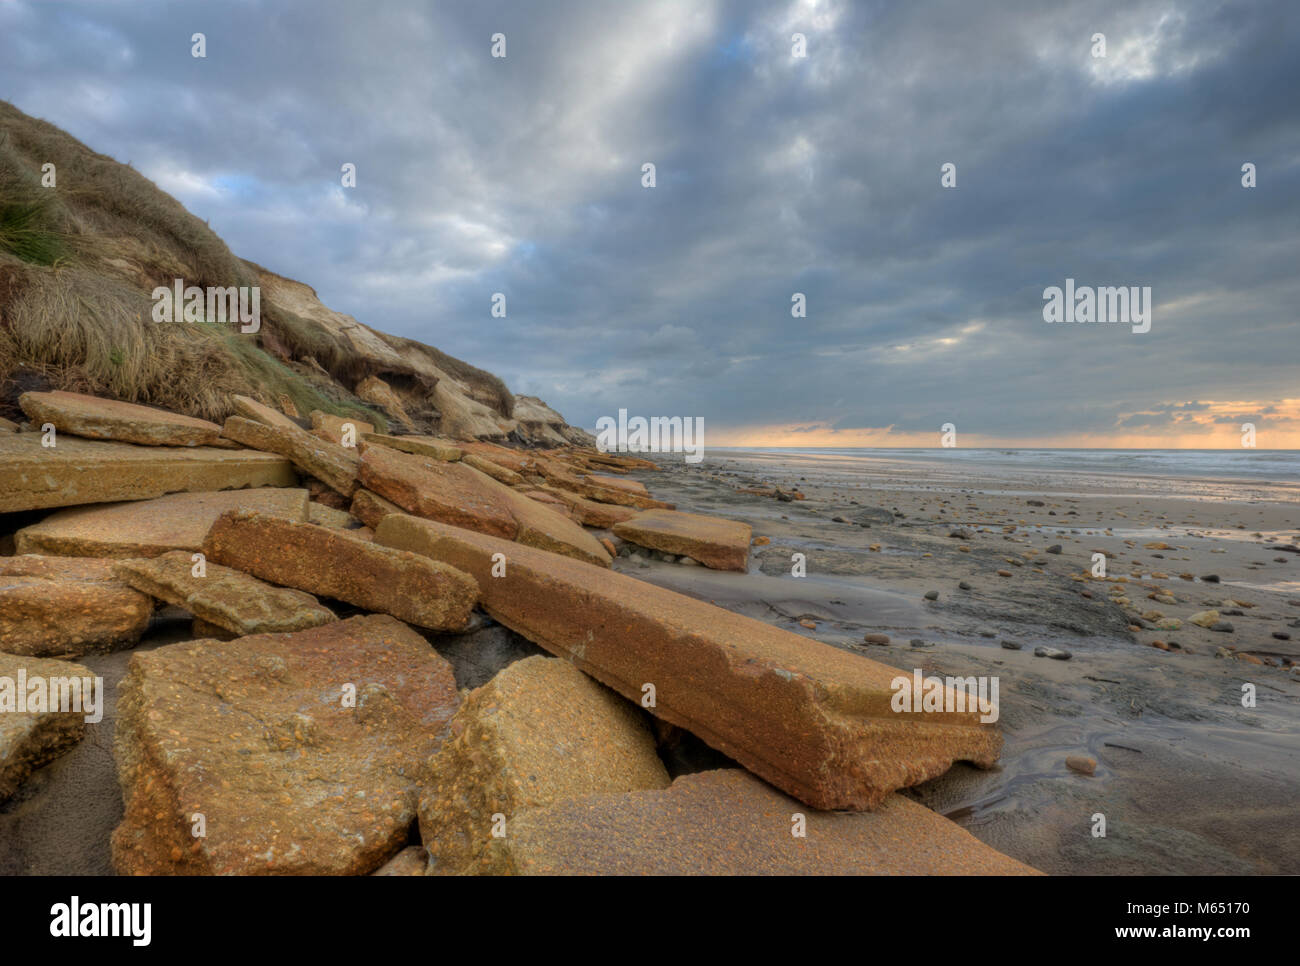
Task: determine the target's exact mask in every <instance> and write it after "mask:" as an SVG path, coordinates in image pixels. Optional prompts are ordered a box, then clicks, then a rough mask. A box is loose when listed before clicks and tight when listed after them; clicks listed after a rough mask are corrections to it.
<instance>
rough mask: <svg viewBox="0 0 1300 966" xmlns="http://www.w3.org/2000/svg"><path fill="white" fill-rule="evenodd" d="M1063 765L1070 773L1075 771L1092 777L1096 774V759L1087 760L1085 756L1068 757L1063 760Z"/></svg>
mask: <svg viewBox="0 0 1300 966" xmlns="http://www.w3.org/2000/svg"><path fill="white" fill-rule="evenodd" d="M1065 765H1066V767H1067V768H1069V769H1070V770H1071V771H1077V772H1080V773H1081V774H1084V775H1094V774H1096V772H1097V759H1095V758H1089V757H1088V756H1087V755H1068V756H1067V757H1066V759H1065Z"/></svg>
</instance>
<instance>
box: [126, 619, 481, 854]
mask: <svg viewBox="0 0 1300 966" xmlns="http://www.w3.org/2000/svg"><path fill="white" fill-rule="evenodd" d="M348 686H350V688H349V687H348ZM353 688H354V689H355V702H349V701H348V700H345V695H346V694H347V693H348V692H349V690H350V689H353ZM120 693H121V697H120V699H119V703H118V720H117V734H116V739H115V743H114V754H115V757H116V759H117V766H118V778H119V782H120V784H121V786H122V791H123V796H124V798H125V800H126V814H125V817H124V818H123V821H122V824H121V825H119V826H118V828H117V830H116V831H115V832H114V833H113V864H114V867H115V868H116V869H117V871H118V872H119V873H123V874H146V875H159V874H217V875H228V874H281V875H283V874H300V875H364V874H366V873H369V872H373V871H374V870H375V869H377V868H379V867H380V866H381V865H383V864H384V863H385V862H386V861H387V860H388V859H390V858H392V857H393V856H394V855H395V854H396V853H397V852H398V851H400V850H401V848H402V847H403V846H404V844H405V843H406V841H407V836H408V834H409V832H410V828H411V823H412V821H413V820H414V819H415V814H416V805H417V796H418V790H419V787H420V785H421V783H422V779H423V776H424V774H425V765H426V762H427V761H428V759H429V757H430V756H431V755H432V754H433V753H434V752H435V751H436V750H437V748H438V745H439V743H440V742H441V740H442V736H443V734H444V733H445V730H446V723H447V721H448V719H449V718H450V717H451V715H452V713H453V712H454V711H455V709H456V707H457V705H458V704H459V696H458V694H457V692H456V687H455V682H454V681H453V679H452V674H451V668H450V666H449V665H448V664H447V662H446V661H444V660H443V659H442V658H440V657H439V656H438V655H437V654H436V653H435V652H434V651H433V649H432V648H430V647H429V645H428V644H427V643H426V642H425V640H424V639H423V638H422V637H420V635H419V634H417V633H415V632H414V631H413V630H411V629H410V628H409V627H406V626H404V625H403V624H401V623H399V622H398V621H395V620H393V619H392V618H391V617H383V616H371V617H354V618H352V619H350V620H346V621H337V622H335V623H333V624H326V625H324V626H323V627H316V628H312V629H311V630H306V631H299V632H297V633H295V634H258V635H254V636H252V637H241V638H238V639H236V640H233V641H224V642H222V641H212V640H206V641H193V642H189V643H183V644H173V645H170V646H168V647H162V648H159V649H157V650H155V651H149V652H145V653H140V654H136V655H135V656H134V657H133V658H132V660H131V665H130V669H129V671H128V673H127V676H126V678H125V679H124V680H123V681H122V684H121V686H120ZM196 814H197V815H201V816H202V817H203V822H204V826H205V832H206V835H205V836H203V837H196V836H194V835H193V834H192V829H193V826H194V823H195V818H194V816H195V815H196Z"/></svg>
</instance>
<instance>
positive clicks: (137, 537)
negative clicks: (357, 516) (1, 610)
mask: <svg viewBox="0 0 1300 966" xmlns="http://www.w3.org/2000/svg"><path fill="white" fill-rule="evenodd" d="M241 509H242V510H251V511H256V512H258V513H265V514H267V515H268V516H275V517H280V518H282V519H285V520H292V521H294V522H295V523H303V522H305V521H306V520H307V518H308V505H307V491H306V490H291V489H279V488H272V487H263V488H260V489H256V490H222V491H220V492H216V493H172V494H169V495H167V496H160V497H158V498H157V499H153V500H137V501H133V502H131V503H111V504H107V505H104V506H89V507H76V508H73V509H68V510H60V511H59V512H57V513H53V514H51V515H50V516H48V517H46V518H45V519H44V520H42V521H41V522H40V523H34V524H32V525H31V526H30V527H24V528H23V529H22V530H19V531H18V533H17V534H15V536H14V545H15V546H16V547H17V550H18V552H19V553H43V554H61V555H63V556H72V557H119V558H122V557H156V556H158V555H159V554H164V553H168V552H170V551H172V550H188V551H190V552H194V551H196V550H201V549H202V548H203V540H204V538H205V537H207V535H208V531H209V530H210V529H212V525H213V524H214V523H216V522H217V518H218V517H219V516H221V514H223V513H225V512H227V511H228V510H241Z"/></svg>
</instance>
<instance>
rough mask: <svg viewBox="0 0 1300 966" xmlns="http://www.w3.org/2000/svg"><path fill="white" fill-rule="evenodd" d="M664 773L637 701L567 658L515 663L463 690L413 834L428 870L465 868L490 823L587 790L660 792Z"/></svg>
mask: <svg viewBox="0 0 1300 966" xmlns="http://www.w3.org/2000/svg"><path fill="white" fill-rule="evenodd" d="M667 785H668V773H667V771H666V770H665V769H664V766H663V763H662V762H661V761H660V760H659V756H658V755H657V754H656V753H655V744H654V739H653V738H652V737H651V735H650V730H649V729H648V728H647V727H646V725H645V721H644V720H643V719H642V717H641V715H640V712H638V710H637V708H636V706H635V705H632V704H629V703H628V702H626V701H624V700H623V699H622V698H620V697H619V696H618V695H616V694H614V693H613V692H611V691H609V690H608V689H606V688H604V687H602V686H601V685H599V684H597V683H596V682H595V681H593V680H591V678H589V677H587V676H586V675H584V674H583V673H582V672H581V671H579V670H577V669H576V668H574V667H573V666H572V665H571V664H569V663H568V662H567V661H559V660H556V659H555V658H552V657H529V658H525V659H524V660H522V661H516V662H515V663H513V664H511V665H510V666H509V667H507V668H506V669H505V670H503V671H501V672H500V673H499V674H497V675H496V677H494V678H492V680H491V681H489V682H488V683H487V684H485V685H483V686H482V687H480V688H478V689H477V690H475V691H473V692H471V693H470V695H469V696H468V697H467V698H466V699H465V703H464V704H462V705H461V708H460V710H459V711H458V712H456V716H455V717H454V718H453V719H452V721H451V727H450V736H449V737H448V739H447V741H446V743H445V744H444V745H443V746H442V748H441V750H440V751H439V752H438V754H437V755H436V756H435V757H434V759H433V760H432V761H431V762H430V763H429V777H428V785H427V787H426V790H425V792H424V793H423V794H422V795H421V797H420V837H421V839H422V840H423V842H424V844H425V848H426V849H427V850H428V852H429V872H430V873H431V874H438V875H463V874H472V873H474V872H477V871H481V870H480V869H479V864H480V862H481V861H482V857H483V854H484V853H485V851H486V849H487V846H488V843H489V842H490V841H491V840H492V832H493V825H494V819H493V816H494V815H497V814H500V815H503V816H504V817H505V823H506V834H507V835H509V834H510V831H509V827H510V822H511V821H512V820H513V818H514V817H515V816H517V815H519V814H520V813H521V812H523V811H524V810H525V809H529V808H536V807H540V806H544V805H549V804H552V803H554V802H560V801H563V800H565V799H567V798H574V797H576V796H579V795H586V794H591V793H594V792H612V791H630V790H631V789H634V788H665V787H667Z"/></svg>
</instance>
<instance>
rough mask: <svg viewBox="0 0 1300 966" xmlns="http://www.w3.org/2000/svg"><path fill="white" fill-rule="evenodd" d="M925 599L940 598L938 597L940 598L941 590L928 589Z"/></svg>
mask: <svg viewBox="0 0 1300 966" xmlns="http://www.w3.org/2000/svg"><path fill="white" fill-rule="evenodd" d="M925 599H926V600H938V599H939V592H938V591H937V590H927V591H926V592H925Z"/></svg>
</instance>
